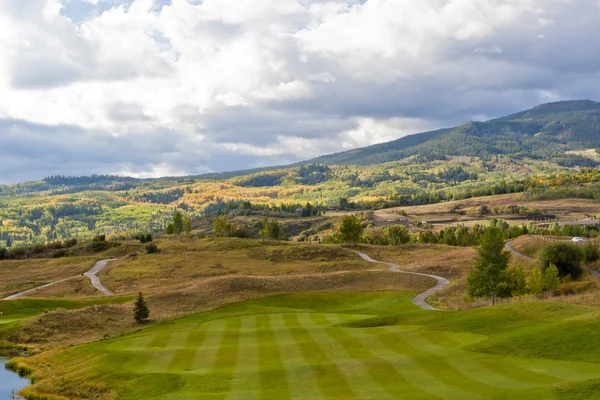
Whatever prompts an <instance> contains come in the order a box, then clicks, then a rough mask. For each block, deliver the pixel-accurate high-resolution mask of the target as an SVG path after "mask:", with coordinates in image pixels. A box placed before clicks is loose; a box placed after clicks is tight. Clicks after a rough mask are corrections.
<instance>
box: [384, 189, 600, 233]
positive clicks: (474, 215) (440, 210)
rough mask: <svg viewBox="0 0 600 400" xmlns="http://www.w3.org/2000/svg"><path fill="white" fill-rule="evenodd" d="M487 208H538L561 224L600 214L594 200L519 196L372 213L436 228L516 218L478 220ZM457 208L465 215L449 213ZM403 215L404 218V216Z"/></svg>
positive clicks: (484, 218)
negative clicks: (482, 209) (483, 207)
mask: <svg viewBox="0 0 600 400" xmlns="http://www.w3.org/2000/svg"><path fill="white" fill-rule="evenodd" d="M483 205H485V206H488V207H489V208H490V209H494V208H498V207H506V206H509V205H516V206H520V207H525V208H531V209H539V210H541V211H543V212H544V213H545V214H547V215H554V216H556V217H557V218H558V219H559V220H560V221H577V220H582V219H586V218H589V217H591V216H597V215H600V203H598V201H596V200H587V199H561V200H545V201H525V200H523V196H522V194H520V193H516V194H503V195H496V196H486V197H476V198H471V199H466V200H458V201H449V202H444V203H438V204H429V205H423V206H410V207H395V208H390V209H384V210H378V211H376V212H375V215H376V218H377V219H379V220H397V219H403V218H406V219H408V220H410V221H411V222H424V221H425V222H428V223H429V224H435V225H465V226H472V225H475V224H485V223H486V220H487V219H489V218H500V219H502V218H514V217H518V216H511V215H494V214H488V215H486V216H485V217H481V216H480V215H479V214H478V211H479V208H480V207H481V206H483ZM455 207H457V209H458V210H460V211H461V212H465V213H466V214H465V215H462V214H459V213H456V212H451V210H452V209H453V208H455ZM402 213H404V214H405V215H403V214H402ZM507 222H509V223H510V224H516V225H521V224H526V223H527V222H528V220H527V219H526V218H524V219H521V220H510V219H508V221H507Z"/></svg>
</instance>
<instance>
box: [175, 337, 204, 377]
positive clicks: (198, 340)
mask: <svg viewBox="0 0 600 400" xmlns="http://www.w3.org/2000/svg"><path fill="white" fill-rule="evenodd" d="M205 337H206V329H204V328H203V327H202V326H200V325H196V326H195V327H193V328H192V330H190V331H189V332H188V333H187V337H186V338H185V342H184V344H183V348H182V349H179V350H177V353H176V354H175V357H174V358H173V360H172V361H171V363H170V364H169V368H168V369H169V371H170V372H186V371H191V370H192V366H193V365H194V359H195V358H196V353H197V351H198V348H200V347H202V345H203V344H204V338H205Z"/></svg>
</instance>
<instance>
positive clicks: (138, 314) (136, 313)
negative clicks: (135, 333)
mask: <svg viewBox="0 0 600 400" xmlns="http://www.w3.org/2000/svg"><path fill="white" fill-rule="evenodd" d="M149 316H150V310H148V305H147V304H146V300H145V299H144V296H142V292H140V293H139V294H138V298H137V300H136V301H135V304H134V305H133V318H134V319H135V321H136V322H137V323H138V324H141V323H142V322H143V321H144V320H145V319H148V317H149Z"/></svg>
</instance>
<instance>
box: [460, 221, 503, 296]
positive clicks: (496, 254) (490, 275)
mask: <svg viewBox="0 0 600 400" xmlns="http://www.w3.org/2000/svg"><path fill="white" fill-rule="evenodd" d="M477 252H478V254H479V259H478V260H477V261H475V264H474V266H473V271H472V272H471V274H470V275H469V278H468V286H469V287H468V290H469V295H470V296H473V297H489V298H490V299H491V303H492V305H494V304H495V303H496V297H498V296H499V295H500V296H505V295H507V294H508V293H507V292H510V291H506V290H503V288H505V287H506V286H507V285H508V284H509V283H508V282H507V281H508V277H507V275H506V273H505V270H506V268H507V267H508V260H509V258H510V253H509V252H507V251H504V239H503V236H502V230H501V229H500V228H498V227H496V226H495V224H494V225H492V226H490V227H488V228H486V229H485V231H484V233H483V236H482V237H481V244H480V246H479V249H478V250H477ZM508 295H509V294H508Z"/></svg>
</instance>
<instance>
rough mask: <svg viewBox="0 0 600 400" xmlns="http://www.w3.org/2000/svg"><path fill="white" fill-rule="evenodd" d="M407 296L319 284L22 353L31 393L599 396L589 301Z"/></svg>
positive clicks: (597, 322)
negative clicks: (441, 308) (466, 304)
mask: <svg viewBox="0 0 600 400" xmlns="http://www.w3.org/2000/svg"><path fill="white" fill-rule="evenodd" d="M411 297H412V294H411V293H406V292H387V293H354V294H349V293H348V294H341V293H339V294H333V293H321V294H296V295H286V296H276V297H269V298H265V299H261V300H254V301H248V302H243V303H237V304H233V305H230V306H227V307H224V308H221V309H218V310H215V311H212V312H208V313H203V314H197V315H193V316H190V317H186V318H183V319H180V320H176V321H173V322H170V323H165V324H161V325H157V326H154V327H152V328H149V329H147V330H144V331H142V332H139V333H136V334H132V335H128V336H125V337H121V338H117V339H112V340H107V341H101V342H97V343H93V344H89V345H83V346H77V347H73V348H70V349H67V350H65V351H63V352H60V353H58V354H56V355H41V356H36V357H34V358H31V359H28V360H22V362H26V363H27V364H29V365H31V366H33V367H34V368H36V367H37V368H39V369H37V371H38V372H36V376H37V378H38V379H37V382H36V384H35V385H34V386H33V388H31V389H28V391H29V392H27V393H31V392H32V391H36V390H38V391H39V392H38V393H56V391H57V390H58V391H60V392H61V393H86V394H87V396H88V397H90V398H92V397H93V398H98V399H100V398H102V399H113V398H119V399H156V400H158V399H180V400H183V399H199V398H201V399H240V400H241V399H244V400H245V399H390V400H391V399H399V398H402V399H455V400H463V399H548V398H556V399H588V398H593V396H594V395H595V394H597V389H598V385H599V384H600V363H598V360H599V359H600V357H599V356H600V350H598V348H597V347H596V346H595V345H594V344H595V343H597V341H598V339H600V312H599V311H598V309H597V308H591V307H583V306H573V305H566V304H556V303H545V302H539V303H527V304H514V305H510V306H500V307H494V308H487V309H479V310H472V311H464V312H455V313H442V312H427V311H423V310H420V309H417V308H415V307H413V306H412V305H411V304H410V298H411ZM42 365H43V366H44V367H43V368H40V367H41V366H42ZM48 367H49V368H48ZM59 388H60V389H59ZM84 391H85V392H84Z"/></svg>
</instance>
